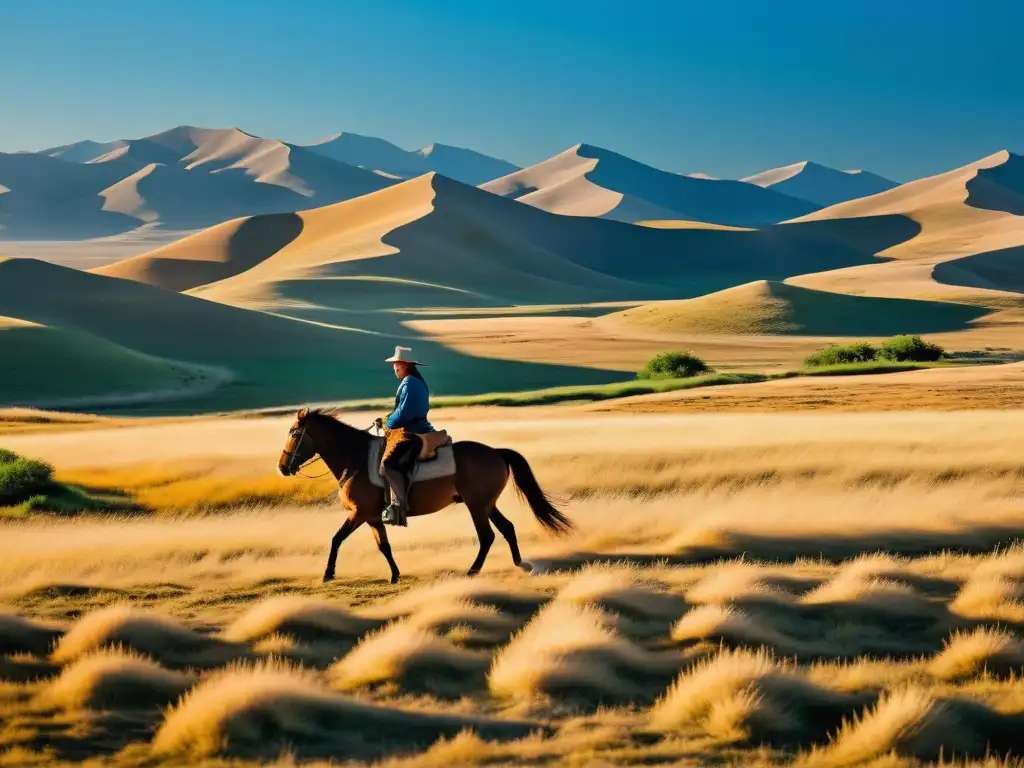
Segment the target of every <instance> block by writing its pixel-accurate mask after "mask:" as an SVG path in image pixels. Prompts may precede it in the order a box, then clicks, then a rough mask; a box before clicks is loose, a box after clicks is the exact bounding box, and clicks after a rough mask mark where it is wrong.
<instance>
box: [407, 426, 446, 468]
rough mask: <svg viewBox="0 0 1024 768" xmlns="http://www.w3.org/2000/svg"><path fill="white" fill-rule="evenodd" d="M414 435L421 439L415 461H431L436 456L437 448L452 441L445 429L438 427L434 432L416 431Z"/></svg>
mask: <svg viewBox="0 0 1024 768" xmlns="http://www.w3.org/2000/svg"><path fill="white" fill-rule="evenodd" d="M416 436H417V437H419V439H420V440H422V441H423V446H422V447H421V448H420V455H419V456H418V457H417V459H416V460H417V461H433V460H434V459H436V458H437V449H438V448H440V447H442V446H444V445H449V444H450V443H451V442H452V439H451V437H449V435H448V430H446V429H439V430H437V431H436V432H423V433H422V434H421V433H419V432H417V433H416Z"/></svg>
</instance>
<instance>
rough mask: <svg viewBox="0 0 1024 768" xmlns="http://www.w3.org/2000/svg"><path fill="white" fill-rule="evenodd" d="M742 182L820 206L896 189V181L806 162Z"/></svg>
mask: <svg viewBox="0 0 1024 768" xmlns="http://www.w3.org/2000/svg"><path fill="white" fill-rule="evenodd" d="M741 181H745V182H747V183H748V184H756V185H757V186H759V187H765V188H770V189H773V190H775V191H776V192H783V193H785V194H787V195H791V196H792V197H799V198H801V199H803V200H808V201H810V202H812V203H816V204H817V205H822V206H827V205H835V204H836V203H842V202H845V201H847V200H854V199H856V198H858V197H867V196H868V195H875V194H878V193H879V192H885V191H886V190H887V189H892V188H893V187H897V186H899V185H898V184H897V183H896V182H895V181H891V180H889V179H886V178H883V177H882V176H878V175H877V174H874V173H870V172H869V171H837V170H836V169H835V168H829V167H828V166H826V165H820V164H818V163H814V162H811V161H809V160H804V161H802V162H799V163H793V164H792V165H786V166H783V167H781V168H772V169H771V170H767V171H762V172H761V173H756V174H754V175H753V176H747V177H746V178H744V179H741Z"/></svg>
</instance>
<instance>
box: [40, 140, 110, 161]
mask: <svg viewBox="0 0 1024 768" xmlns="http://www.w3.org/2000/svg"><path fill="white" fill-rule="evenodd" d="M125 144H127V142H126V141H124V140H123V139H122V140H117V141H90V140H89V139H86V140H85V141H76V142H74V143H73V144H63V145H61V146H59V147H48V148H47V149H41V150H39V151H38V152H36V153H35V154H37V155H47V156H48V157H56V158H59V159H61V160H66V161H67V162H69V163H88V162H91V161H93V160H96V159H98V158H100V157H103V156H104V155H107V154H109V153H111V152H113V151H114V150H115V149H120V148H121V147H123V146H124V145H125Z"/></svg>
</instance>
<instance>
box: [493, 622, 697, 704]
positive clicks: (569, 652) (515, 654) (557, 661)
mask: <svg viewBox="0 0 1024 768" xmlns="http://www.w3.org/2000/svg"><path fill="white" fill-rule="evenodd" d="M614 625H615V621H614V618H613V617H612V616H609V615H607V614H605V613H602V612H601V611H600V610H598V609H596V608H594V607H591V606H588V605H573V604H571V603H562V602H555V603H552V604H551V605H548V606H547V607H545V608H543V609H541V611H540V612H539V613H538V614H537V615H536V616H535V617H534V618H533V619H532V620H531V621H530V623H529V624H527V625H526V626H525V627H524V628H523V629H522V630H521V631H520V632H519V633H517V634H516V635H515V636H514V637H513V638H512V641H511V642H510V643H509V644H508V645H507V646H505V647H504V648H503V649H501V650H500V651H499V652H498V653H497V655H496V656H495V657H494V663H493V665H492V666H491V670H490V673H489V674H488V682H489V685H490V690H491V693H493V694H494V695H495V696H498V697H505V698H510V699H525V700H529V699H534V698H538V697H541V696H545V695H546V696H550V697H553V698H556V699H567V700H570V701H571V700H580V699H584V700H590V701H592V700H593V699H594V698H595V697H596V698H597V699H598V700H600V701H609V702H615V701H627V700H633V699H642V698H644V697H645V696H647V695H649V692H650V690H651V688H652V687H654V688H657V687H658V682H657V681H658V680H659V679H663V678H664V677H665V676H666V675H671V674H672V672H674V671H676V670H677V669H679V667H680V666H681V665H682V663H683V659H682V657H681V656H678V655H676V654H672V653H665V654H661V653H656V652H652V651H647V650H645V649H643V648H642V647H640V646H638V645H635V644H634V643H632V642H630V641H629V640H627V639H625V638H623V637H622V636H621V635H620V634H619V633H618V631H617V630H616V629H615V626H614Z"/></svg>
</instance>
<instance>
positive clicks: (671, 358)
mask: <svg viewBox="0 0 1024 768" xmlns="http://www.w3.org/2000/svg"><path fill="white" fill-rule="evenodd" d="M708 373H714V371H713V370H712V369H711V367H710V366H709V365H708V364H707V363H705V362H704V361H703V360H701V359H700V358H699V357H697V356H696V355H694V354H692V353H690V352H683V351H681V350H676V351H673V352H662V353H661V354H659V355H655V356H654V357H652V358H651V359H650V360H649V361H647V365H645V366H644V367H643V368H641V369H640V371H639V372H638V373H637V375H636V376H637V378H638V379H687V378H690V377H691V376H701V375H703V374H708Z"/></svg>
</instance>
